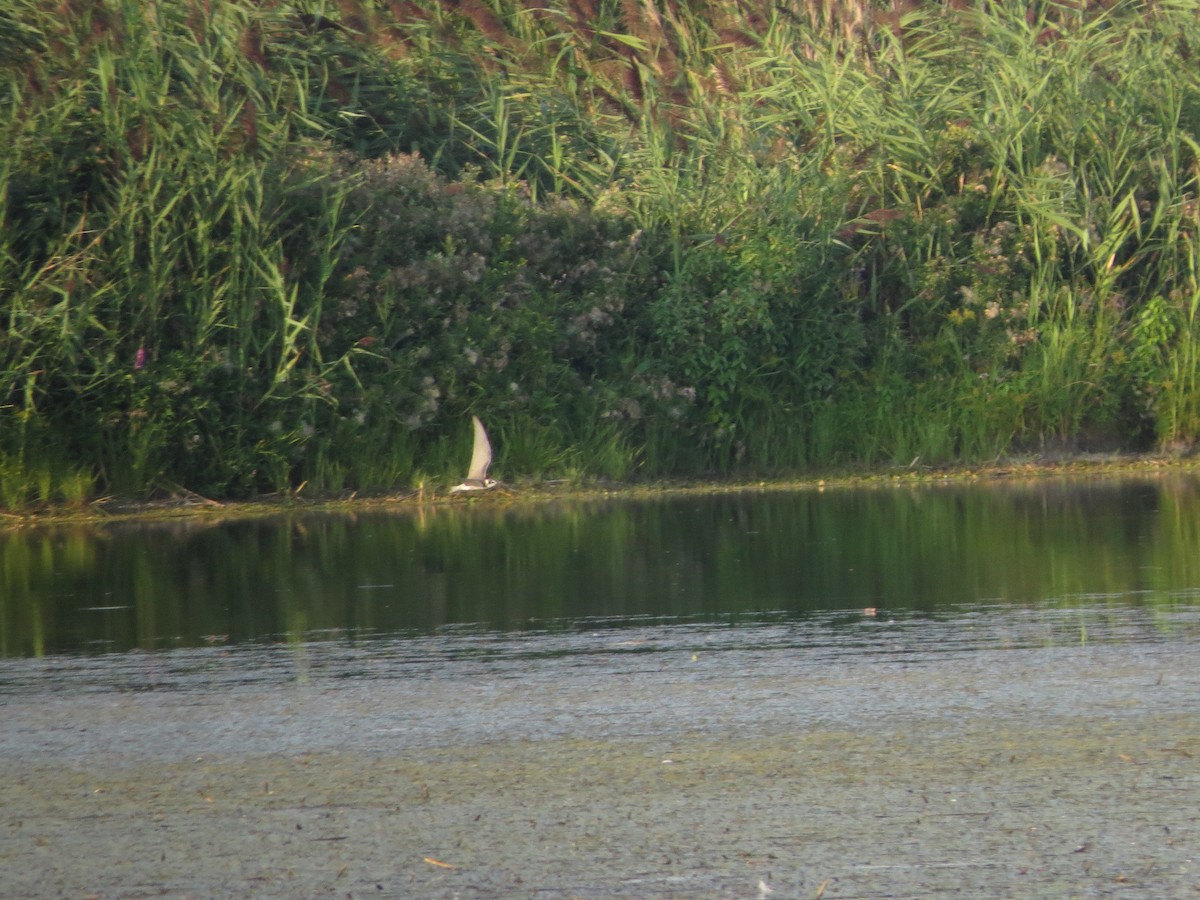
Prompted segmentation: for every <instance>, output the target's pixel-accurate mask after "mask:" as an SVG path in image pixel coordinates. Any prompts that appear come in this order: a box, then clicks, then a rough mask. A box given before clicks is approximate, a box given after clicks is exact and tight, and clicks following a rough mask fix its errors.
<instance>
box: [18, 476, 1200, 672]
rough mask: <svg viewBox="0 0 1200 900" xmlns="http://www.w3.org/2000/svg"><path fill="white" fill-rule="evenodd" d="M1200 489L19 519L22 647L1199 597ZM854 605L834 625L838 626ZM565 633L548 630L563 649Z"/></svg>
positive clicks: (52, 649) (28, 651) (66, 648)
mask: <svg viewBox="0 0 1200 900" xmlns="http://www.w3.org/2000/svg"><path fill="white" fill-rule="evenodd" d="M1198 485H1200V482H1197V480H1196V479H1195V478H1191V477H1187V476H1171V477H1162V478H1152V479H1143V480H1125V481H1081V482H1070V481H1046V482H1038V483H1032V484H1023V485H1016V484H1001V485H995V484H993V485H986V486H964V485H954V486H934V487H919V488H913V489H908V488H903V489H895V488H892V489H836V490H827V491H817V490H802V491H794V492H782V493H769V492H744V493H733V494H721V495H714V496H682V497H664V498H661V499H657V500H637V501H622V500H611V501H604V502H590V503H567V502H562V503H548V504H543V505H525V504H517V505H512V506H508V507H504V506H493V505H483V504H469V503H464V504H461V505H452V506H438V507H436V508H428V509H424V510H419V511H413V510H407V509H406V510H398V511H396V512H378V511H375V512H369V513H363V514H347V513H325V514H309V515H301V514H281V515H279V516H276V517H273V518H264V519H253V520H244V519H243V520H235V521H227V522H219V521H218V522H213V521H210V520H174V521H165V522H164V521H158V522H144V523H120V524H113V525H111V526H91V525H89V526H54V527H47V528H33V529H24V530H17V531H9V532H6V533H3V534H0V656H4V657H31V656H33V657H40V656H53V655H57V654H63V653H68V654H79V653H85V654H94V653H108V652H123V651H127V650H130V649H135V648H136V649H142V650H159V649H167V648H197V647H205V646H210V645H214V644H217V645H222V646H229V645H238V644H243V643H247V642H249V643H256V642H267V643H270V642H280V641H293V642H294V641H297V640H311V639H317V640H325V639H329V638H331V637H332V638H336V639H339V640H344V641H351V642H352V641H356V640H364V639H368V638H386V637H418V636H428V635H443V636H447V635H452V634H462V633H463V632H478V633H496V632H502V633H507V634H513V633H522V632H525V633H549V632H556V631H564V630H565V631H573V630H587V629H594V628H597V627H634V626H636V627H642V626H645V625H648V624H656V623H658V624H672V625H674V624H685V623H686V624H706V623H707V624H713V623H717V624H725V625H729V624H739V623H741V624H747V625H750V624H763V623H773V622H779V621H791V622H796V621H805V620H809V619H812V618H813V617H820V616H825V617H826V619H827V620H829V621H833V622H836V621H838V614H839V613H841V614H844V615H846V616H850V617H857V616H861V614H862V611H863V610H864V609H867V608H875V609H879V610H883V611H884V613H885V614H886V615H888V616H890V617H892V618H893V619H895V618H900V619H905V618H912V617H919V616H937V615H944V614H946V613H948V612H949V611H952V610H959V611H961V610H964V609H969V608H971V607H985V608H991V607H1020V606H1024V605H1037V606H1045V605H1052V606H1057V607H1066V608H1071V607H1079V606H1088V607H1096V606H1097V605H1099V604H1104V603H1116V604H1120V605H1133V606H1139V607H1146V608H1148V609H1151V610H1155V611H1163V610H1169V609H1172V608H1175V607H1178V606H1180V605H1183V606H1190V605H1192V604H1195V603H1196V602H1197V600H1198V599H1200V491H1198V490H1197V487H1198ZM830 616H832V618H830ZM548 646H549V645H548Z"/></svg>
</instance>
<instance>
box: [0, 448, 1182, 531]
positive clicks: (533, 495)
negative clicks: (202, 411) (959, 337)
mask: <svg viewBox="0 0 1200 900" xmlns="http://www.w3.org/2000/svg"><path fill="white" fill-rule="evenodd" d="M1176 473H1178V474H1186V473H1200V456H1196V455H1186V456H1180V455H1169V454H1163V453H1080V454H1051V455H1044V456H1018V457H1011V458H1006V459H1004V460H999V461H995V462H991V463H974V464H972V463H952V464H946V465H939V466H924V465H921V464H920V463H919V461H918V460H914V462H913V463H911V464H909V465H908V466H891V467H886V468H885V467H876V468H865V469H861V470H854V469H845V470H835V471H826V472H813V473H809V474H806V475H798V476H790V477H779V476H775V477H770V478H759V479H755V478H737V479H730V480H727V481H722V480H717V479H711V480H703V479H701V480H696V481H683V480H663V481H652V482H644V483H643V482H637V481H627V482H609V483H605V482H595V483H579V484H570V483H566V482H557V481H548V482H528V483H522V482H518V483H513V484H505V483H503V482H502V483H501V485H500V489H499V490H495V491H489V492H486V493H481V494H479V495H476V496H471V497H462V496H456V495H452V494H449V493H448V492H447V491H445V490H437V489H427V488H425V487H419V488H415V489H409V490H407V491H401V492H396V493H391V494H380V495H376V494H359V493H358V492H351V493H349V494H346V495H342V496H328V497H312V498H309V497H303V496H301V492H302V491H303V485H302V486H301V487H300V489H298V490H297V491H296V492H294V493H292V494H288V495H280V494H268V495H263V496H261V497H256V498H252V499H246V500H217V499H213V498H209V497H204V496H201V495H200V494H196V493H194V492H192V491H188V490H186V489H179V490H177V491H176V492H174V493H173V494H172V495H171V496H169V497H166V498H163V499H158V500H142V501H139V500H130V499H124V498H119V497H102V498H99V499H97V500H93V501H90V502H88V503H86V504H83V505H80V506H64V505H61V504H55V505H50V506H46V507H40V508H32V509H29V510H22V511H12V510H3V509H0V533H3V532H5V531H14V530H18V529H23V528H37V527H41V526H50V525H96V524H102V523H104V524H107V523H112V522H129V521H141V520H145V521H156V520H162V519H181V518H186V519H196V520H206V519H217V520H224V519H228V518H239V519H244V518H259V517H267V516H273V515H278V514H282V513H294V512H302V513H317V512H357V511H379V510H388V511H403V510H410V511H415V510H419V509H427V508H430V507H433V508H446V507H451V506H458V507H463V506H464V505H470V506H478V507H496V506H509V505H515V504H536V503H550V502H561V501H564V500H569V501H572V502H579V503H589V502H598V501H607V500H614V499H618V500H619V499H631V500H636V499H648V498H652V497H666V496H677V495H704V494H722V493H741V492H749V491H761V492H774V491H797V490H827V489H836V488H863V487H901V486H928V485H936V484H969V483H978V482H1010V483H1011V482H1018V483H1019V482H1032V481H1040V480H1045V479H1075V478H1115V477H1147V476H1151V477H1158V476H1161V475H1165V474H1176Z"/></svg>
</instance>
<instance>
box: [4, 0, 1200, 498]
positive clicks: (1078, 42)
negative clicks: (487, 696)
mask: <svg viewBox="0 0 1200 900" xmlns="http://www.w3.org/2000/svg"><path fill="white" fill-rule="evenodd" d="M910 6H911V8H905V9H904V10H899V9H897V8H895V6H889V5H887V4H884V5H881V6H876V5H872V4H868V3H851V2H842V3H821V4H816V3H813V4H805V3H793V4H790V5H786V4H785V5H771V4H765V3H763V4H753V3H748V4H742V5H740V6H738V7H736V8H734V7H732V6H730V5H728V4H707V3H702V2H690V3H675V2H662V3H647V4H633V3H612V2H609V3H592V2H587V0H571V2H560V0H553V2H548V3H544V4H541V5H538V6H537V7H535V6H533V5H532V4H522V3H519V2H515V0H495V2H492V3H488V4H483V3H460V4H456V5H454V6H453V8H452V7H451V5H450V4H439V3H436V2H433V0H414V2H409V3H406V4H391V5H388V6H383V5H374V4H357V3H354V2H351V0H347V2H344V3H341V4H337V5H335V4H321V3H303V4H278V3H249V2H229V3H223V4H212V5H208V4H202V3H180V4H144V3H140V2H131V0H93V2H82V0H77V2H69V3H66V4H59V3H55V4H50V3H47V2H41V0H3V2H0V89H2V93H0V97H2V98H3V104H2V106H0V147H4V148H5V149H4V150H0V202H2V204H3V206H2V208H0V209H2V211H0V290H2V292H3V295H4V300H3V305H2V306H0V507H3V508H10V509H11V508H17V507H22V506H25V505H28V504H37V503H44V502H68V503H69V502H82V501H84V500H87V499H89V498H93V497H95V496H98V495H107V494H114V493H115V494H120V495H123V496H147V495H153V494H155V493H159V492H163V491H171V490H175V489H178V488H186V489H189V490H194V491H198V492H200V493H203V494H207V495H211V496H218V497H222V498H225V497H247V496H254V495H258V494H262V493H267V492H284V491H293V490H295V489H296V488H298V487H299V486H301V485H304V486H305V489H306V490H307V491H308V492H310V493H336V492H339V491H344V490H359V491H366V492H372V491H389V490H394V489H396V488H397V487H398V486H402V485H413V486H419V485H428V486H430V487H433V486H437V485H439V484H444V483H445V481H446V480H447V479H449V478H450V477H453V476H456V475H461V472H460V469H461V467H462V465H463V462H464V458H465V455H466V453H467V448H468V444H469V433H468V427H467V418H466V417H467V415H468V414H469V413H470V412H476V413H479V414H480V415H481V416H483V417H484V419H485V421H486V422H487V423H488V425H489V429H490V430H491V431H492V434H493V441H494V443H495V445H496V449H497V460H496V465H495V471H496V473H497V474H499V475H500V476H501V477H504V478H508V479H518V478H568V479H577V480H587V479H589V478H591V477H606V478H620V479H628V478H631V477H635V476H640V477H644V478H662V477H672V476H674V477H678V476H693V475H701V474H703V475H713V474H719V475H729V474H733V475H738V476H741V477H747V476H753V475H760V474H761V475H770V476H778V475H781V474H786V473H795V472H799V471H804V470H809V469H813V468H819V467H826V468H827V467H831V466H843V465H849V464H880V463H885V464H886V463H893V462H903V463H908V462H910V461H912V460H913V459H914V458H918V457H919V458H920V460H921V462H922V463H924V464H937V463H942V462H948V461H959V462H970V461H978V460H983V459H991V458H995V457H996V456H997V455H998V454H1005V453H1011V452H1020V451H1031V450H1038V449H1041V448H1046V447H1054V448H1058V449H1062V448H1105V449H1115V448H1120V449H1125V450H1141V449H1149V448H1153V447H1172V448H1176V449H1178V448H1180V447H1186V446H1189V445H1191V444H1192V443H1193V442H1194V441H1195V440H1196V438H1197V434H1198V432H1200V382H1198V375H1197V358H1198V355H1200V323H1198V322H1197V311H1198V309H1200V243H1198V240H1200V239H1198V237H1197V232H1198V231H1200V204H1198V202H1197V177H1198V172H1197V158H1198V157H1200V145H1198V144H1197V136H1198V135H1200V70H1197V68H1196V66H1195V65H1194V59H1195V56H1196V55H1197V53H1198V52H1200V25H1198V24H1197V18H1196V16H1195V9H1194V4H1191V3H1182V2H1180V3H1155V4H1146V3H1117V4H1110V5H1109V8H1108V9H1102V8H1101V7H1100V6H1099V5H1098V4H1097V5H1095V6H1094V7H1091V6H1088V7H1085V8H1079V5H1078V4H1074V5H1063V6H1057V5H1054V4H1047V5H1045V6H1044V7H1041V8H1039V9H1036V10H1034V11H1033V12H1028V13H1027V11H1026V10H1024V9H1022V10H1019V11H1013V10H1011V9H1010V7H1009V5H1006V4H974V5H971V8H970V9H964V10H953V9H947V8H945V7H943V6H941V5H933V4H930V5H928V6H926V5H915V4H913V5H910Z"/></svg>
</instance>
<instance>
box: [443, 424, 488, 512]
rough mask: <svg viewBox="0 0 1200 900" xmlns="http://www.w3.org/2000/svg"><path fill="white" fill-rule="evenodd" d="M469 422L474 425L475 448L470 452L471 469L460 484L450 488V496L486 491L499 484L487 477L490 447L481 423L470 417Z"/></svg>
mask: <svg viewBox="0 0 1200 900" xmlns="http://www.w3.org/2000/svg"><path fill="white" fill-rule="evenodd" d="M471 422H472V423H474V425H475V447H474V449H473V450H472V451H471V468H469V469H468V470H467V477H466V478H464V479H463V482H462V484H456V485H455V486H454V487H452V488H450V493H452V494H457V493H459V492H465V491H486V490H487V489H488V488H494V487H495V486H496V485H497V484H498V483H499V482H497V481H496V479H495V478H488V477H487V470H488V466H490V465H491V464H492V445H491V442H490V441H489V440H488V436H487V432H486V431H485V430H484V428H483V423H482V422H480V421H479V416H471Z"/></svg>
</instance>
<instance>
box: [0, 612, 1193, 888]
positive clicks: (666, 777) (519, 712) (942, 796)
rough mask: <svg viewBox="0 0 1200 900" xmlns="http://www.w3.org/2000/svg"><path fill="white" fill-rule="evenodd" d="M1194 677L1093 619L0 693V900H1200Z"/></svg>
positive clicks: (305, 660) (1155, 640)
mask: <svg viewBox="0 0 1200 900" xmlns="http://www.w3.org/2000/svg"><path fill="white" fill-rule="evenodd" d="M1198 651H1200V609H1197V608H1195V607H1189V606H1186V605H1184V606H1180V607H1177V608H1175V609H1173V610H1170V611H1165V612H1164V611H1163V610H1161V609H1157V610H1154V609H1143V608H1141V607H1138V606H1136V605H1123V604H1116V605H1107V604H1098V605H1097V606H1095V607H1094V608H1089V607H1082V608H1076V609H1071V610H1066V611H1064V610H1061V609H1056V608H1049V607H1047V608H1041V607H1036V608H1026V609H1016V608H1002V607H995V608H984V607H979V608H975V609H973V610H963V611H958V612H954V613H947V614H944V615H941V616H937V617H934V616H911V617H905V616H894V617H893V616H888V615H887V614H886V613H885V614H883V615H882V616H880V617H868V616H849V615H846V614H837V615H834V614H830V615H826V616H813V617H811V618H809V619H807V620H803V621H769V620H767V619H763V620H762V621H758V622H754V623H751V624H747V625H743V626H739V627H729V626H719V625H713V624H708V625H703V624H694V623H693V624H679V625H675V626H670V625H661V624H647V625H646V626H645V627H637V626H632V627H624V628H619V629H609V628H601V627H597V628H593V629H589V628H587V627H585V626H581V627H580V628H578V629H577V630H574V631H566V632H563V631H560V632H546V633H536V632H535V633H525V634H503V633H486V632H483V633H472V632H467V631H455V630H449V631H447V632H445V633H442V634H437V635H431V636H428V637H423V638H410V639H393V640H383V639H381V640H372V641H365V642H350V641H347V640H345V639H344V638H338V637H337V636H331V637H330V638H329V639H328V640H324V641H312V642H308V643H293V644H261V645H253V646H237V647H231V648H222V647H214V648H203V649H190V650H178V651H171V652H165V653H138V652H135V653H128V654H111V655H108V656H99V657H81V656H66V657H53V658H46V659H41V660H38V659H14V660H0V707H2V715H3V728H2V729H0V774H2V776H3V777H2V778H0V809H2V810H3V817H2V820H0V828H2V829H3V832H2V834H3V840H0V894H3V895H5V896H58V895H65V896H100V897H116V896H121V897H139V896H253V897H275V896H278V897H294V896H332V895H335V894H336V895H338V896H354V897H363V896H393V897H409V896H416V897H527V896H545V897H614V896H622V897H623V896H627V897H664V896H667V897H751V898H757V897H764V896H770V897H772V898H781V897H816V896H822V897H927V896H930V895H935V894H951V893H954V892H959V891H961V892H962V893H963V895H965V896H1023V897H1024V896H1048V897H1062V896H1083V897H1087V896H1110V895H1112V896H1130V897H1148V896H1161V897H1187V896H1197V895H1198V894H1200V824H1198V817H1200V774H1198V768H1197V767H1198V765H1200V669H1198V668H1197V665H1196V660H1197V659H1200V654H1198ZM768 891H769V892H770V893H768Z"/></svg>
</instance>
